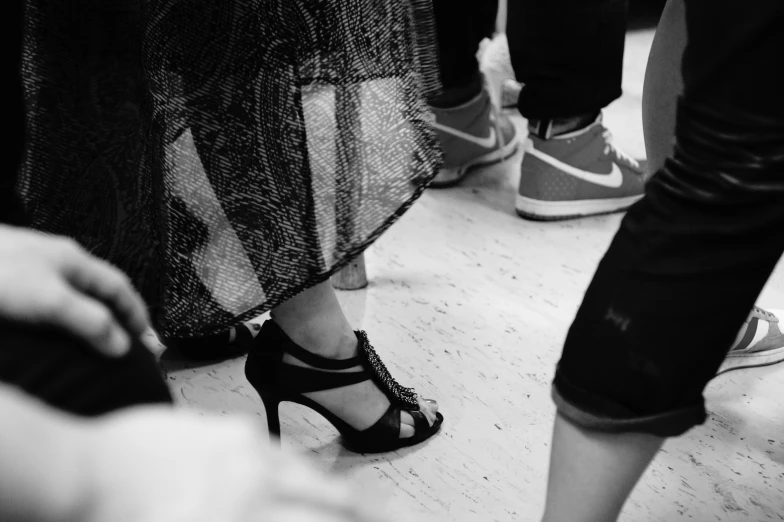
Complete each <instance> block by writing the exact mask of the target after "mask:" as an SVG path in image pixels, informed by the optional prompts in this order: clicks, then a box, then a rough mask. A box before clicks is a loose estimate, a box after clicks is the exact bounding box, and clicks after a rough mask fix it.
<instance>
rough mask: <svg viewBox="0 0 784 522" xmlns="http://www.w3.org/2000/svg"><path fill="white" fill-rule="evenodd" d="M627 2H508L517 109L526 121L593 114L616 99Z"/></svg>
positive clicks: (539, 0) (568, 0) (625, 0)
mask: <svg viewBox="0 0 784 522" xmlns="http://www.w3.org/2000/svg"><path fill="white" fill-rule="evenodd" d="M627 14H628V0H547V1H541V0H509V7H508V13H507V23H506V33H507V39H508V41H509V54H510V56H511V59H512V67H514V70H515V76H516V77H517V80H518V81H520V82H522V83H523V84H524V87H523V90H522V91H521V92H520V98H519V100H518V104H517V107H518V109H519V110H520V113H521V114H522V115H523V116H525V117H526V118H529V119H540V118H545V119H546V118H568V117H573V116H578V115H581V114H587V113H595V112H597V111H599V110H601V109H602V108H604V107H606V106H607V105H609V104H610V102H612V101H613V100H615V99H616V98H618V97H620V95H621V77H622V74H623V49H624V44H625V40H626V24H627V20H626V17H627Z"/></svg>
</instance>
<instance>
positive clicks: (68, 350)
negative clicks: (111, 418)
mask: <svg viewBox="0 0 784 522" xmlns="http://www.w3.org/2000/svg"><path fill="white" fill-rule="evenodd" d="M0 381H4V382H7V383H10V384H13V385H15V386H18V387H19V388H21V389H22V390H24V391H25V392H27V393H29V394H30V395H32V396H34V397H37V398H38V399H41V400H42V401H44V402H46V403H47V404H49V405H51V406H53V407H55V408H58V409H61V410H64V411H67V412H69V413H73V414H76V415H101V414H104V413H109V412H112V411H116V410H118V409H121V408H127V407H131V406H138V405H142V404H169V403H171V402H172V398H171V395H170V393H169V388H168V387H167V386H166V382H165V381H164V379H163V376H162V374H161V369H160V367H159V366H158V363H157V362H156V361H155V358H154V357H153V355H152V354H151V353H150V351H149V350H148V349H147V348H146V347H145V346H144V345H143V344H142V343H141V342H139V341H135V342H134V343H133V345H132V346H131V350H130V352H129V353H128V354H127V355H126V356H124V357H122V358H118V359H110V358H107V357H104V356H102V355H100V354H98V353H96V352H95V350H94V349H93V348H91V347H89V346H85V344H84V343H82V342H81V341H78V340H76V339H72V338H70V337H68V336H67V335H64V334H62V333H60V332H54V331H42V330H40V329H34V328H30V327H25V326H11V325H7V324H0Z"/></svg>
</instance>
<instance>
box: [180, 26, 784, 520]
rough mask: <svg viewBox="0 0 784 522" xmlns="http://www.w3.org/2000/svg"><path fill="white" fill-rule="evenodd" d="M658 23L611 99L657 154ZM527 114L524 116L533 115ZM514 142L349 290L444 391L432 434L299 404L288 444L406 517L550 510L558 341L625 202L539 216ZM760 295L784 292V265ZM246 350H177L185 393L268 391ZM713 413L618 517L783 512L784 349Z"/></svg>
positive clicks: (722, 387)
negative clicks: (361, 426)
mask: <svg viewBox="0 0 784 522" xmlns="http://www.w3.org/2000/svg"><path fill="white" fill-rule="evenodd" d="M651 37H652V33H650V32H642V33H634V34H630V35H629V38H628V42H627V53H626V54H627V59H626V69H625V84H624V89H625V95H624V97H623V98H622V99H621V100H619V101H617V102H616V103H615V104H613V106H611V107H610V108H609V109H608V110H607V111H606V122H607V123H608V124H609V127H610V128H611V129H612V130H613V132H614V134H615V135H616V140H617V142H618V143H619V144H620V145H621V146H622V147H623V148H625V149H626V150H627V151H628V152H630V153H631V154H632V155H633V156H636V157H641V156H643V155H644V148H643V141H642V124H641V119H640V99H641V93H642V74H643V70H644V66H645V60H646V58H647V53H648V48H649V46H650V41H651ZM519 123H522V120H521V119H520V120H519ZM520 159H521V157H520V155H519V154H518V156H517V157H516V158H515V159H514V160H513V161H510V162H507V163H506V164H504V165H499V166H496V167H493V168H490V169H487V170H485V171H483V172H481V173H478V174H477V175H475V176H473V177H471V178H470V179H469V180H467V182H466V183H465V184H463V185H462V186H461V187H459V188H455V189H448V190H443V191H435V190H430V191H428V192H427V193H426V194H425V195H424V196H423V197H422V199H421V200H420V201H419V202H418V203H417V204H416V205H415V206H414V208H413V209H412V210H411V211H410V212H409V213H408V214H406V215H405V216H404V217H403V218H402V219H401V221H400V222H399V224H397V225H395V226H394V227H393V228H392V229H391V230H390V231H389V232H388V233H387V234H386V235H384V237H382V238H381V239H380V240H379V241H378V242H377V243H376V244H375V245H373V247H372V248H371V249H370V250H369V251H368V252H367V258H366V259H367V264H368V274H369V278H370V280H371V283H370V286H369V288H367V289H365V290H361V291H357V292H342V293H341V295H340V297H341V301H342V302H343V304H344V306H345V307H346V309H347V310H348V313H349V317H350V319H351V321H352V322H353V324H354V325H355V326H356V327H357V328H363V329H366V330H367V331H368V333H369V335H370V338H371V341H374V340H375V341H374V344H375V346H376V348H377V350H378V351H379V352H380V353H381V354H382V356H383V357H384V359H385V361H386V362H387V364H388V366H389V367H390V371H392V373H393V374H394V375H395V376H397V378H398V380H399V381H401V383H402V384H404V385H407V386H414V387H416V388H417V389H418V390H419V391H420V393H421V394H422V395H423V396H425V397H431V398H435V399H437V400H438V401H439V403H440V407H441V411H442V412H443V413H444V415H445V417H446V421H445V424H444V427H443V430H442V432H441V433H440V434H439V435H437V436H436V437H435V438H434V439H432V440H431V441H430V442H428V443H426V444H424V445H422V446H421V447H417V448H415V449H409V450H405V451H399V452H395V453H390V454H386V455H380V456H367V457H366V456H362V455H356V454H352V453H349V452H347V451H346V450H343V449H342V448H341V446H340V445H339V444H338V439H337V433H336V432H335V431H334V430H333V429H332V427H331V426H330V425H329V424H327V423H326V421H324V420H323V419H322V418H321V417H319V416H318V415H316V414H314V413H312V412H310V411H308V410H306V409H304V408H300V407H298V406H296V405H290V404H286V405H284V406H283V408H282V414H283V419H282V421H283V424H284V425H283V443H284V447H286V448H289V449H291V450H293V451H298V452H302V453H305V454H307V455H309V456H310V457H311V458H312V459H313V460H314V462H316V463H317V465H318V466H319V467H321V468H323V469H328V470H333V471H335V472H338V473H346V474H351V475H354V476H358V477H360V478H361V479H363V480H365V481H366V482H367V483H369V484H372V485H373V486H375V487H376V488H378V489H379V490H381V491H383V492H384V493H385V494H386V495H387V496H388V499H389V503H388V506H387V510H388V512H389V513H390V514H392V515H394V517H395V518H396V519H397V520H403V521H420V520H421V521H424V520H430V521H451V520H477V521H479V520H481V521H489V520H499V521H512V520H515V521H537V520H539V517H540V515H541V510H542V506H543V498H544V490H545V480H546V474H547V459H548V450H549V448H548V445H549V440H550V429H551V423H552V420H553V414H554V408H553V405H552V403H551V401H550V388H549V387H550V380H551V378H552V375H553V370H554V365H555V363H556V361H557V360H558V357H559V355H560V350H561V343H562V341H563V338H564V335H565V333H566V331H567V328H568V327H569V324H570V322H571V319H572V317H573V315H574V313H575V311H576V309H577V307H578V305H579V303H580V300H581V297H582V293H583V291H584V289H585V288H586V286H587V285H588V282H589V281H590V278H591V275H592V274H593V270H594V268H595V266H596V264H597V261H598V260H599V259H600V258H601V256H602V254H603V252H604V250H605V248H606V247H607V245H608V244H609V241H610V240H611V238H612V236H613V233H614V232H615V230H616V228H617V226H618V223H619V220H620V217H619V216H617V215H616V216H611V217H600V218H593V219H584V220H580V221H569V222H563V223H552V224H543V223H533V222H528V221H524V220H521V219H520V218H518V217H517V216H516V215H515V213H514V195H515V191H516V188H517V176H518V164H519V161H520ZM760 303H761V304H762V305H763V306H770V307H774V308H775V307H781V308H784V272H782V270H778V271H777V273H776V274H775V275H774V277H773V278H772V279H771V281H770V283H769V284H768V286H767V288H766V289H765V291H764V293H763V295H762V297H761V300H760ZM243 363H244V360H234V361H229V362H224V363H220V364H215V365H210V366H206V367H201V368H183V367H178V365H176V364H174V363H171V362H170V363H167V370H168V374H169V379H170V384H171V385H172V387H173V389H174V390H175V393H176V396H177V397H178V399H179V402H180V403H181V404H182V405H184V406H185V407H188V408H196V409H201V410H205V411H217V412H221V413H232V412H247V413H250V414H252V415H258V416H259V422H263V421H264V413H263V408H262V406H261V402H260V400H259V398H258V397H257V396H256V395H255V392H254V390H253V388H252V387H251V386H250V385H249V384H248V383H247V382H246V381H245V378H244V375H243ZM706 396H707V399H708V402H709V410H710V412H711V415H710V420H709V421H708V423H707V424H706V425H704V426H701V427H698V428H696V429H694V430H693V431H691V432H690V433H689V434H688V435H687V436H685V437H683V438H681V439H679V440H674V441H671V442H669V443H668V444H667V445H666V446H665V448H664V449H663V450H662V452H661V454H660V455H659V456H658V457H657V459H656V460H655V462H654V464H653V466H652V467H651V469H650V470H649V472H648V473H647V474H646V476H645V477H644V479H643V481H642V482H641V484H640V485H639V486H638V487H637V489H636V491H635V492H634V494H633V496H632V498H631V500H630V502H629V503H628V504H627V506H626V509H625V511H624V513H623V515H622V517H621V520H623V521H628V522H642V521H662V522H664V521H667V522H674V521H686V520H693V521H699V522H702V521H713V520H718V521H741V520H742V521H746V520H749V521H755V522H756V521H765V520H784V366H779V367H770V368H766V369H755V370H744V371H738V372H731V373H730V374H727V375H725V376H721V377H719V378H717V379H716V380H715V381H714V382H713V383H712V384H711V386H710V387H709V389H708V391H707V393H706Z"/></svg>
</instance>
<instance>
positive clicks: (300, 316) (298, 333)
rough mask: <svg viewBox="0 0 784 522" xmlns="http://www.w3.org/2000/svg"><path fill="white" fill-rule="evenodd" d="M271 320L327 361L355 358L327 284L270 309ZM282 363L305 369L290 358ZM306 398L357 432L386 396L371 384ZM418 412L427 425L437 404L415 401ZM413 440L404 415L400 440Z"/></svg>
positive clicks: (383, 406)
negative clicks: (421, 413)
mask: <svg viewBox="0 0 784 522" xmlns="http://www.w3.org/2000/svg"><path fill="white" fill-rule="evenodd" d="M271 315H272V318H273V320H274V321H275V322H276V323H277V324H278V326H280V327H281V328H282V329H283V331H284V332H286V335H288V336H289V337H290V338H291V340H292V341H294V342H295V343H297V344H298V345H300V346H302V347H303V348H305V349H306V350H308V351H310V352H312V353H315V354H317V355H320V356H322V357H327V358H330V359H348V358H350V357H353V356H355V355H356V354H357V338H356V336H355V335H354V332H353V330H352V328H351V325H350V324H349V322H348V320H347V319H346V316H345V315H344V314H343V310H342V309H341V308H340V303H339V302H338V299H337V296H336V295H335V291H334V289H333V288H332V284H331V283H330V282H329V281H325V282H323V283H320V284H318V285H316V286H314V287H311V288H308V289H307V290H305V291H304V292H302V293H301V294H299V295H297V296H295V297H292V298H291V299H289V300H288V301H286V302H285V303H283V304H281V305H280V306H278V307H276V308H274V309H273V310H272V314H271ZM284 361H285V362H287V363H289V364H298V365H301V366H307V365H306V364H305V363H303V362H301V361H299V360H298V359H295V358H293V357H291V356H289V355H286V358H285V359H284ZM306 395H307V396H308V397H310V398H312V399H313V400H315V401H316V402H318V403H320V404H321V405H323V406H325V407H326V408H327V409H329V410H330V411H331V412H333V413H334V414H336V415H338V416H339V417H340V418H342V419H343V420H345V421H346V422H348V423H349V424H350V425H352V426H353V427H354V428H356V429H359V430H363V429H366V428H369V427H370V426H372V425H373V424H375V422H376V421H377V420H378V419H380V418H381V416H382V415H383V414H384V413H385V412H386V411H387V408H389V401H388V400H387V398H386V396H385V395H384V394H383V393H382V392H381V390H380V389H379V388H378V387H377V386H376V385H375V384H374V383H373V382H372V381H365V382H362V383H359V384H355V385H352V386H345V387H343V388H337V389H334V390H327V391H321V392H315V393H308V394H306ZM420 407H421V409H422V412H423V413H424V414H425V415H426V416H427V418H428V421H429V422H430V424H431V426H432V424H433V422H435V418H436V417H435V416H436V412H437V411H438V405H437V404H435V403H434V402H432V401H427V402H425V401H423V400H421V399H420ZM413 435H414V419H413V418H412V417H411V415H409V414H408V413H406V412H403V414H402V416H401V426H400V436H401V437H411V436H413Z"/></svg>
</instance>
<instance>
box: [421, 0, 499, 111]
mask: <svg viewBox="0 0 784 522" xmlns="http://www.w3.org/2000/svg"><path fill="white" fill-rule="evenodd" d="M433 12H434V14H435V20H436V34H437V36H438V66H439V70H440V72H441V81H442V82H443V86H444V91H448V90H450V89H455V88H460V87H466V86H469V85H471V84H472V83H473V82H475V81H476V79H477V78H478V77H479V64H478V63H477V61H476V53H477V51H479V43H480V42H481V41H482V40H483V39H484V38H490V37H492V36H493V33H494V32H495V20H496V13H497V12H498V0H433ZM456 105H459V103H457V104H456Z"/></svg>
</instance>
